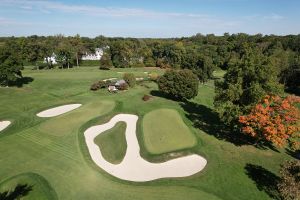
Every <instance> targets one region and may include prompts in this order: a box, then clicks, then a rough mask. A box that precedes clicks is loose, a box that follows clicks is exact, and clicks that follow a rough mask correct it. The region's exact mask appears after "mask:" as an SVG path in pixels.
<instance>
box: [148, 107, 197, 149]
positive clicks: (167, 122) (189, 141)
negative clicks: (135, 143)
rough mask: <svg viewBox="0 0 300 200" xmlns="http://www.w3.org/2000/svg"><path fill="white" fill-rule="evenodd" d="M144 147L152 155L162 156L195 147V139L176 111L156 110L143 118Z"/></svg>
mask: <svg viewBox="0 0 300 200" xmlns="http://www.w3.org/2000/svg"><path fill="white" fill-rule="evenodd" d="M143 138H144V142H145V147H146V149H147V150H148V152H150V153H152V154H162V153H168V152H172V151H178V150H180V149H187V148H191V147H193V146H195V145H196V142H197V140H196V138H195V136H194V135H193V134H192V133H191V131H190V130H189V128H188V127H187V126H186V125H185V123H184V122H183V121H182V119H181V116H180V115H179V114H178V112H177V111H176V110H172V109H158V110H154V111H151V112H149V113H147V114H146V115H145V116H144V118H143Z"/></svg>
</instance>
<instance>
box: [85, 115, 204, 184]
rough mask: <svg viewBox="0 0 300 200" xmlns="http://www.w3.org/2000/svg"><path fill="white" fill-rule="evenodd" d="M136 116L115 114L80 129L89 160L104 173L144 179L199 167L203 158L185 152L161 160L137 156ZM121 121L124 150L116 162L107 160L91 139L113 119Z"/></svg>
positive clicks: (177, 174) (187, 172)
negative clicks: (112, 162) (103, 120)
mask: <svg viewBox="0 0 300 200" xmlns="http://www.w3.org/2000/svg"><path fill="white" fill-rule="evenodd" d="M137 120H138V116H136V115H130V114H119V115H116V116H115V117H113V118H112V119H111V120H110V121H109V122H108V123H106V124H102V125H98V126H93V127H91V128H89V129H87V130H86V131H85V132H84V136H85V141H86V144H87V147H88V150H89V153H90V155H91V158H92V159H93V161H94V162H95V163H96V164H97V165H98V166H99V167H100V168H102V169H103V170H105V171H106V172H107V173H109V174H111V175H113V176H115V177H117V178H120V179H123V180H128V181H136V182H145V181H151V180H155V179H160V178H167V177H186V176H191V175H193V174H196V173H197V172H199V171H201V170H202V169H203V168H204V167H205V165H206V163H207V161H206V160H205V159H204V158H203V157H201V156H199V155H197V154H193V155H189V156H185V157H181V158H176V159H173V160H169V161H166V162H163V163H150V162H148V161H146V160H144V159H143V158H142V157H141V156H140V146H139V143H138V140H137V136H136V124H137ZM120 121H124V122H125V123H126V124H127V127H126V132H125V135H126V142H127V150H126V154H125V157H124V159H123V161H122V162H121V163H120V164H116V165H114V164H111V163H109V162H107V161H106V160H105V159H104V158H103V156H102V154H101V150H100V148H99V147H98V146H97V145H96V144H95V143H94V139H95V137H96V136H97V135H99V134H101V133H103V132H105V131H106V130H109V129H111V128H112V127H114V126H115V124H116V123H117V122H120Z"/></svg>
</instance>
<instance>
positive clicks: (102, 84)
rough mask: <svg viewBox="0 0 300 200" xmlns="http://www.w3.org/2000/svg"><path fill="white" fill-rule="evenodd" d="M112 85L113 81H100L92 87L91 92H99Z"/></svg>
mask: <svg viewBox="0 0 300 200" xmlns="http://www.w3.org/2000/svg"><path fill="white" fill-rule="evenodd" d="M110 83H111V81H98V82H95V83H93V84H92V85H91V88H90V89H91V90H93V91H96V90H99V89H101V88H106V87H108V86H109V84H110Z"/></svg>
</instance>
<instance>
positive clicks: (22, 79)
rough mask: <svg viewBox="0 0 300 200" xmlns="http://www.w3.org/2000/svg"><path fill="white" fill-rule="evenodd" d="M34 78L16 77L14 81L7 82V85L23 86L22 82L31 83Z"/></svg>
mask: <svg viewBox="0 0 300 200" xmlns="http://www.w3.org/2000/svg"><path fill="white" fill-rule="evenodd" d="M33 80H34V79H33V78H31V77H21V78H17V80H16V81H12V82H9V86H17V87H23V85H24V84H28V83H31V82H32V81H33Z"/></svg>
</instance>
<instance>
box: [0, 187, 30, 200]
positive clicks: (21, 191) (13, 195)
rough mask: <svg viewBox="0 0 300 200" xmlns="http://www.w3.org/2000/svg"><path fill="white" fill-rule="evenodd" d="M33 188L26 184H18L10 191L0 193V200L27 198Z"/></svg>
mask: <svg viewBox="0 0 300 200" xmlns="http://www.w3.org/2000/svg"><path fill="white" fill-rule="evenodd" d="M32 188H33V186H32V185H28V184H18V185H17V186H16V187H15V188H14V189H13V190H12V191H5V192H0V200H15V199H21V198H22V197H25V196H27V195H28V194H29V193H30V192H31V191H32Z"/></svg>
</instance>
